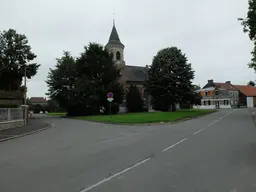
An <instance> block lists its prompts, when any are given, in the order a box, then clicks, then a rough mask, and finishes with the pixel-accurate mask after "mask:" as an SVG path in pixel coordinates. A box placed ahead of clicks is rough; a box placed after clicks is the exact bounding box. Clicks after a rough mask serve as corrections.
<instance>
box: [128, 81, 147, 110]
mask: <svg viewBox="0 0 256 192" xmlns="http://www.w3.org/2000/svg"><path fill="white" fill-rule="evenodd" d="M126 107H127V109H128V112H142V111H143V100H142V98H141V94H140V92H139V90H138V88H137V87H136V86H132V85H131V86H130V89H129V92H128V93H127V96H126Z"/></svg>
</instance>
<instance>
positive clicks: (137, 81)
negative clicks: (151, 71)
mask: <svg viewBox="0 0 256 192" xmlns="http://www.w3.org/2000/svg"><path fill="white" fill-rule="evenodd" d="M105 47H106V49H108V50H109V51H110V52H111V53H112V54H113V60H114V62H115V64H116V65H117V67H118V68H119V69H120V71H121V75H122V77H121V78H120V83H121V84H122V85H123V87H124V90H126V92H128V91H129V87H130V86H131V85H136V87H137V88H138V89H139V91H140V93H141V96H142V98H143V100H144V101H145V105H146V106H147V108H151V106H150V104H149V98H148V97H147V95H146V94H145V91H144V90H145V88H144V84H145V82H146V80H147V78H148V76H147V74H148V66H145V67H143V66H132V65H126V62H125V58H124V48H125V46H124V44H123V43H122V42H121V41H120V38H119V35H118V33H117V30H116V27H115V23H113V27H112V31H111V33H110V37H109V40H108V43H107V44H106V46H105ZM125 102H126V101H125V100H124V102H123V104H122V105H121V108H120V111H122V112H125V105H126V104H125Z"/></svg>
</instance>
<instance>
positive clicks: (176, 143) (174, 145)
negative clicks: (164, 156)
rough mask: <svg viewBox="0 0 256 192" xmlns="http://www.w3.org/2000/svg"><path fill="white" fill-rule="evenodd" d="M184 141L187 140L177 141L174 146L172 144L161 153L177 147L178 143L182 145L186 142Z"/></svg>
mask: <svg viewBox="0 0 256 192" xmlns="http://www.w3.org/2000/svg"><path fill="white" fill-rule="evenodd" d="M186 140H187V138H185V139H182V140H180V141H178V142H177V143H175V144H173V145H171V146H169V147H167V148H165V149H163V150H162V152H165V151H167V150H169V149H171V148H173V147H175V146H176V145H179V144H180V143H182V142H184V141H186Z"/></svg>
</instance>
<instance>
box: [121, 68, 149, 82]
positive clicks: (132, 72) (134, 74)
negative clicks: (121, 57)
mask: <svg viewBox="0 0 256 192" xmlns="http://www.w3.org/2000/svg"><path fill="white" fill-rule="evenodd" d="M147 73H148V71H147V68H146V67H140V66H131V65H126V66H125V68H124V72H123V75H124V77H125V79H126V81H137V82H145V81H146V79H147Z"/></svg>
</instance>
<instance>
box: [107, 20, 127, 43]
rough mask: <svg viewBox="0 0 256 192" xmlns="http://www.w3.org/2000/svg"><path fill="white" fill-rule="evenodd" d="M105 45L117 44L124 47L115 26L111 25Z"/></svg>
mask: <svg viewBox="0 0 256 192" xmlns="http://www.w3.org/2000/svg"><path fill="white" fill-rule="evenodd" d="M107 44H119V45H122V46H124V45H123V44H122V43H121V41H120V39H119V36H118V33H117V30H116V26H115V24H113V27H112V31H111V34H110V37H109V40H108V43H107Z"/></svg>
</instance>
